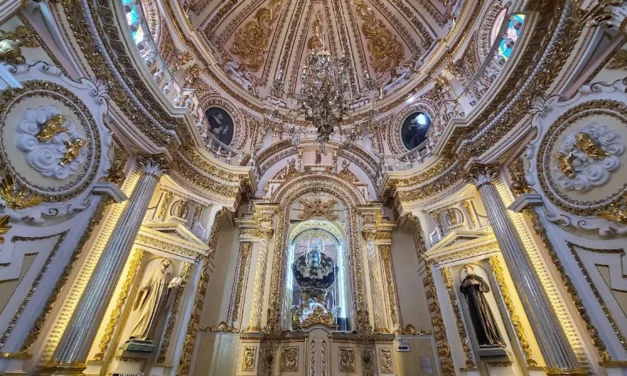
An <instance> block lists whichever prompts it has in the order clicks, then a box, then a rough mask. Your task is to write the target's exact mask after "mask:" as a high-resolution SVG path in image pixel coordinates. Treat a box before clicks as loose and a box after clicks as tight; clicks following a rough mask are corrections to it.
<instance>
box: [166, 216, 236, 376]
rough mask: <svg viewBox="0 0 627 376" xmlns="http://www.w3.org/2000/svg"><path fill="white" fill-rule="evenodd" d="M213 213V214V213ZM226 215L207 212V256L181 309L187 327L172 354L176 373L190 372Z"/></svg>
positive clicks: (197, 270)
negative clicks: (221, 223) (179, 346)
mask: <svg viewBox="0 0 627 376" xmlns="http://www.w3.org/2000/svg"><path fill="white" fill-rule="evenodd" d="M214 213H215V214H214ZM224 215H226V210H225V209H223V208H219V207H216V208H215V211H212V212H211V213H210V214H209V218H213V221H212V222H210V223H209V224H208V225H207V227H208V228H210V230H209V244H208V245H209V256H208V257H206V258H204V259H202V260H200V263H199V265H198V268H197V269H196V270H195V271H194V273H193V275H192V278H191V280H190V281H191V282H190V283H191V284H192V286H191V291H192V293H191V296H193V297H194V298H193V304H188V305H186V306H185V309H184V311H183V313H182V314H183V317H184V319H183V322H182V324H181V326H182V327H183V328H187V329H186V331H185V336H184V339H182V342H183V344H182V346H181V349H180V350H178V346H177V351H176V353H175V354H174V367H177V364H176V362H177V359H178V367H177V375H188V374H189V373H190V366H191V363H192V355H193V353H194V348H195V345H196V336H197V335H198V332H199V330H200V316H201V314H202V309H203V306H204V304H205V297H206V295H207V286H208V285H209V279H210V277H211V275H212V273H213V267H212V263H211V259H212V258H213V254H214V253H215V251H216V247H217V245H218V239H219V237H220V225H219V220H220V218H222V216H224Z"/></svg>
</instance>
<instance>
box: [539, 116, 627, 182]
mask: <svg viewBox="0 0 627 376" xmlns="http://www.w3.org/2000/svg"><path fill="white" fill-rule="evenodd" d="M580 133H586V134H588V135H589V136H590V138H591V139H592V141H593V142H594V143H595V144H596V145H597V146H598V147H599V148H600V149H602V151H605V152H606V153H607V154H608V155H607V156H604V157H593V156H590V155H588V154H587V153H586V152H585V151H584V150H582V148H581V147H578V146H577V140H576V135H577V134H580ZM559 151H560V153H561V154H562V155H563V156H570V158H571V159H570V165H571V166H572V168H573V170H574V171H573V173H574V176H573V177H569V176H566V174H564V172H562V170H561V169H560V167H559V162H558V160H556V159H553V161H552V165H551V169H552V170H553V173H554V174H555V180H556V182H557V184H558V185H559V187H560V188H562V189H564V190H567V191H571V190H575V191H581V192H587V191H589V190H590V189H592V188H594V187H598V186H602V185H604V184H606V183H607V182H609V181H610V179H611V178H612V172H613V171H616V170H617V169H618V168H619V167H620V158H619V157H620V156H621V155H622V154H623V153H624V151H625V143H624V142H623V140H621V138H620V136H618V135H617V134H616V132H615V131H614V130H612V129H610V128H608V127H607V126H605V125H600V124H597V123H592V124H589V125H586V126H585V127H582V128H580V129H578V130H571V132H570V133H569V134H568V135H567V136H566V137H565V138H564V140H563V141H562V144H561V145H560V150H559Z"/></svg>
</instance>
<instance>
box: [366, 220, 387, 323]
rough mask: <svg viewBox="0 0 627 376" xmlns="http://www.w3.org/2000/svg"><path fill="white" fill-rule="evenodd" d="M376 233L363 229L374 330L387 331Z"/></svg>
mask: <svg viewBox="0 0 627 376" xmlns="http://www.w3.org/2000/svg"><path fill="white" fill-rule="evenodd" d="M376 233H377V231H376V230H374V229H371V230H364V231H363V236H364V240H366V256H367V260H368V265H367V268H368V269H367V273H368V275H369V281H367V282H369V283H370V299H371V302H372V303H371V304H372V315H373V316H372V318H373V321H374V331H375V332H386V331H387V329H388V327H389V325H388V320H387V314H386V308H385V307H386V304H381V302H383V301H385V294H384V287H383V275H382V268H381V265H380V257H379V249H378V246H377V245H376V244H375V241H374V239H375V236H376Z"/></svg>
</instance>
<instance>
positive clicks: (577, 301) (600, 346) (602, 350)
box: [523, 207, 626, 361]
mask: <svg viewBox="0 0 627 376" xmlns="http://www.w3.org/2000/svg"><path fill="white" fill-rule="evenodd" d="M523 214H525V215H526V216H527V218H529V220H530V221H531V225H532V226H533V229H534V232H535V233H536V235H537V236H538V237H539V238H540V240H541V241H542V244H543V245H544V248H545V249H546V251H547V253H548V254H549V257H551V261H552V264H553V265H555V269H557V272H558V273H559V275H560V277H561V278H562V283H563V284H564V288H565V289H566V292H567V293H568V295H569V296H570V299H571V301H572V303H573V305H574V306H575V309H576V310H577V313H579V317H580V318H581V320H582V321H583V322H584V324H585V325H586V329H587V330H588V335H589V336H590V339H591V340H592V343H593V344H594V347H595V348H596V350H597V353H598V354H599V357H600V358H601V360H602V361H610V360H612V357H611V355H610V353H609V352H608V351H607V346H606V345H605V342H604V341H603V339H602V338H601V337H600V336H599V333H598V331H597V329H596V327H595V326H594V324H593V323H592V320H591V319H590V316H589V315H588V312H587V310H586V307H585V306H584V305H583V302H582V301H581V298H580V297H579V294H578V293H577V289H576V288H575V286H574V285H573V283H572V281H571V280H570V277H569V276H568V274H566V271H565V270H564V267H563V266H562V262H561V261H560V258H559V256H558V255H557V251H555V248H554V247H553V243H552V242H551V240H550V239H549V236H548V234H547V232H546V229H545V228H544V226H543V225H542V222H541V221H540V217H539V215H538V213H537V212H536V211H535V210H534V209H533V208H530V207H527V208H525V209H524V210H523ZM579 266H580V268H583V265H579ZM583 270H585V269H582V271H583ZM584 275H586V273H585V271H584ZM588 283H589V281H588ZM607 314H608V312H606V315H607ZM616 329H617V328H615V330H616ZM616 333H617V335H619V333H620V332H619V331H617V332H616ZM620 336H621V337H622V335H620ZM621 342H622V343H623V344H625V343H626V342H625V339H624V338H621Z"/></svg>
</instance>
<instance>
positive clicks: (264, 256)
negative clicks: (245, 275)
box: [248, 230, 273, 332]
mask: <svg viewBox="0 0 627 376" xmlns="http://www.w3.org/2000/svg"><path fill="white" fill-rule="evenodd" d="M260 232H261V234H260V235H261V241H260V244H259V251H258V252H259V256H258V257H257V260H258V261H257V265H256V268H257V269H256V271H255V282H254V285H253V299H252V304H251V307H250V316H249V319H248V331H257V332H258V331H261V314H262V309H263V295H264V291H265V288H266V269H267V266H268V243H269V238H271V237H272V234H273V231H272V230H265V231H262V230H260Z"/></svg>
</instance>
